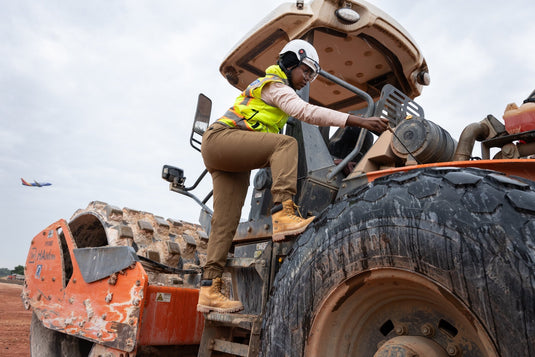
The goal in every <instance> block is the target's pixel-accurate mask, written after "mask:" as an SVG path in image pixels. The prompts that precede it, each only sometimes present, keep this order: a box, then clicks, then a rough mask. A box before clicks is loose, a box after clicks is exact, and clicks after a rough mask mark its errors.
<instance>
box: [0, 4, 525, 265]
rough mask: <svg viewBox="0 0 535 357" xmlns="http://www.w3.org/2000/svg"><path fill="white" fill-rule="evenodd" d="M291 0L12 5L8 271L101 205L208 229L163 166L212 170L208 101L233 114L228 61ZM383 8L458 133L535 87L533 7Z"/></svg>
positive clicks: (1, 44) (6, 37)
mask: <svg viewBox="0 0 535 357" xmlns="http://www.w3.org/2000/svg"><path fill="white" fill-rule="evenodd" d="M282 2H284V1H275V0H255V1H254V6H252V3H253V2H252V1H250V0H248V1H246V0H238V1H234V0H232V1H219V0H217V1H216V0H208V1H203V2H202V3H201V2H198V1H191V2H186V1H176V0H161V1H149V0H122V1H120V0H106V1H104V0H93V1H66V0H63V1H59V0H47V1H33V0H0V9H1V11H0V91H1V95H0V123H1V125H0V190H1V193H0V217H1V218H0V219H1V221H0V222H1V223H2V225H1V227H2V230H1V231H2V234H1V235H0V243H1V247H2V248H1V249H0V267H7V268H13V267H14V266H16V265H19V264H21V265H24V264H25V261H26V254H27V251H28V248H29V245H30V242H31V239H32V238H33V237H34V236H35V235H36V234H37V233H39V232H40V231H41V230H42V229H43V228H45V227H46V226H48V225H49V224H51V223H53V222H55V221H56V220H58V219H60V218H65V219H67V220H68V219H69V218H70V217H71V215H72V214H73V213H74V211H75V210H76V209H78V208H84V207H86V206H87V204H88V203H89V202H91V201H94V200H99V201H104V202H108V203H109V204H112V205H115V206H119V207H129V208H133V209H138V210H143V211H148V212H152V213H154V214H157V215H161V216H163V217H166V218H175V219H183V220H186V221H191V222H196V221H197V218H198V212H199V209H198V206H197V205H196V204H195V203H194V202H193V201H192V200H190V199H188V198H186V197H182V196H179V195H177V194H175V193H172V192H170V191H169V190H168V185H167V183H166V182H165V181H163V180H162V179H161V176H160V172H161V167H162V165H164V164H172V165H176V166H179V167H182V168H184V169H185V172H186V177H187V178H188V181H187V182H188V183H189V184H191V183H193V181H194V180H195V178H196V177H197V175H198V174H199V173H200V172H201V171H202V170H203V166H202V161H201V158H200V155H199V154H198V153H197V152H196V151H194V150H193V149H191V148H190V146H189V143H188V140H189V133H190V129H191V122H192V118H193V115H194V110H195V103H196V98H197V95H198V93H200V92H203V93H205V94H206V95H208V96H209V97H211V98H212V100H213V116H216V115H220V114H222V113H223V112H224V110H226V108H227V107H228V106H229V105H230V104H231V103H232V102H233V100H234V97H235V96H236V94H237V91H236V90H235V89H234V88H233V87H231V86H230V85H229V84H228V83H227V82H226V81H225V80H224V79H223V77H222V76H221V75H220V74H219V72H218V68H219V63H220V62H221V60H222V59H223V58H224V57H225V55H226V54H227V53H228V51H229V50H230V48H231V47H232V46H233V45H234V44H235V43H236V42H237V41H238V40H240V39H241V37H242V36H243V35H244V34H245V33H246V32H247V31H248V30H249V29H250V28H251V27H253V26H254V25H255V24H256V23H257V22H258V21H260V20H261V19H262V18H263V17H264V16H265V15H266V14H267V13H268V12H269V11H271V10H272V9H274V8H275V7H276V6H277V5H278V4H280V3H282ZM371 3H373V4H375V5H376V6H378V7H379V8H382V9H383V10H385V11H386V12H387V13H389V14H390V15H391V16H393V17H394V18H395V19H396V20H397V21H398V22H399V23H400V24H401V25H403V26H404V27H405V28H406V29H407V30H408V31H409V33H411V35H412V36H413V38H414V39H415V40H416V42H417V44H418V45H419V47H420V48H421V49H422V51H423V53H424V56H425V57H426V60H427V63H428V66H429V69H430V74H431V85H430V86H429V87H428V88H425V89H424V93H423V95H422V96H421V97H419V98H418V99H417V101H418V102H419V103H420V104H421V105H422V106H423V107H424V109H425V112H426V117H427V118H428V119H430V120H432V121H434V122H435V123H437V124H439V125H441V126H443V127H444V128H445V129H447V130H448V131H449V132H450V133H451V134H452V135H453V136H454V137H456V138H458V136H459V134H460V133H461V131H462V129H463V128H464V126H466V125H467V124H469V123H472V122H476V121H479V120H481V119H483V118H484V117H485V116H486V115H487V114H493V115H495V116H496V117H498V118H501V115H502V114H503V110H504V108H505V106H506V105H507V104H508V103H510V102H516V103H517V104H520V103H521V102H522V100H523V99H525V98H526V97H527V96H528V94H529V93H531V91H533V90H534V89H535V41H533V38H534V35H535V22H534V21H533V13H535V3H534V2H532V1H528V0H508V1H497V0H489V1H485V2H483V1H476V0H450V1H444V0H442V1H438V0H425V1H424V0H377V1H371ZM196 4H202V6H201V5H196ZM21 177H23V178H25V179H26V180H32V181H33V180H38V181H46V182H52V183H53V185H52V186H49V187H44V188H31V187H24V186H22V185H21V182H20V178H21ZM205 193H206V192H201V196H204V194H205Z"/></svg>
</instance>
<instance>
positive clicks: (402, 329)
mask: <svg viewBox="0 0 535 357" xmlns="http://www.w3.org/2000/svg"><path fill="white" fill-rule="evenodd" d="M395 332H396V334H397V335H398V336H402V335H406V334H407V327H406V326H404V325H400V326H397V327H396V329H395Z"/></svg>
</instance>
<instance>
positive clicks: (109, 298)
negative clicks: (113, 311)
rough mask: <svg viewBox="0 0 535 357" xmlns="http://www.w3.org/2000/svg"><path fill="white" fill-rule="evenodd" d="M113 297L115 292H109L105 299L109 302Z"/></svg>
mask: <svg viewBox="0 0 535 357" xmlns="http://www.w3.org/2000/svg"><path fill="white" fill-rule="evenodd" d="M111 299H113V293H108V295H106V299H105V301H106V302H107V303H108V304H109V303H110V302H111Z"/></svg>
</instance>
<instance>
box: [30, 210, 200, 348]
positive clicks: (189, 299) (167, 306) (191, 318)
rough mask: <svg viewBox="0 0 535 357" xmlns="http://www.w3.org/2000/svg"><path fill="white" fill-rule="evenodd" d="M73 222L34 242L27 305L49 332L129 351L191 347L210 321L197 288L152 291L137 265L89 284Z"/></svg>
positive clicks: (57, 225)
mask: <svg viewBox="0 0 535 357" xmlns="http://www.w3.org/2000/svg"><path fill="white" fill-rule="evenodd" d="M74 249H76V243H75V241H74V239H73V238H72V234H71V232H70V230H69V227H68V225H67V222H66V221H65V220H59V221H57V222H56V223H54V224H51V225H50V226H48V227H47V228H46V229H44V230H43V231H42V232H40V233H39V234H37V235H36V236H35V237H34V239H33V240H32V243H31V247H30V251H29V254H28V258H27V261H26V271H25V273H26V283H25V286H24V291H23V295H22V298H23V301H24V303H25V306H26V307H27V308H30V307H31V308H32V310H33V311H34V313H35V314H36V315H37V317H38V318H39V319H40V320H41V321H42V323H43V324H44V326H46V327H47V328H50V329H53V330H56V331H60V332H63V333H67V334H70V335H73V336H76V337H79V338H84V339H87V340H90V341H94V342H96V343H98V344H101V345H104V346H108V347H111V348H115V349H118V350H123V351H129V352H131V351H134V350H135V348H136V346H138V345H190V344H198V343H199V342H200V339H201V335H202V331H203V327H204V318H203V316H202V314H200V313H198V312H197V311H196V303H197V298H198V290H197V289H189V288H179V287H164V286H151V285H149V283H148V277H147V273H146V272H145V270H144V268H143V266H142V265H141V264H140V263H139V262H135V263H133V264H132V265H130V266H129V267H128V268H126V269H123V270H121V271H119V272H117V273H114V274H112V275H111V276H109V277H106V278H104V279H100V280H98V281H95V282H92V283H87V282H85V281H84V279H83V276H82V274H81V271H80V267H79V265H78V263H77V261H76V259H75V255H74V253H73V250H74Z"/></svg>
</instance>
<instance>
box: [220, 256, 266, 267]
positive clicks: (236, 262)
mask: <svg viewBox="0 0 535 357" xmlns="http://www.w3.org/2000/svg"><path fill="white" fill-rule="evenodd" d="M260 262H263V260H259V259H255V258H228V259H227V264H226V265H225V268H251V267H254V266H255V264H257V263H260Z"/></svg>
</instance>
